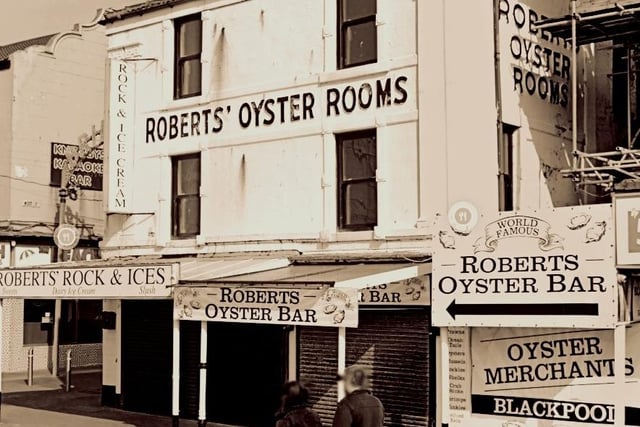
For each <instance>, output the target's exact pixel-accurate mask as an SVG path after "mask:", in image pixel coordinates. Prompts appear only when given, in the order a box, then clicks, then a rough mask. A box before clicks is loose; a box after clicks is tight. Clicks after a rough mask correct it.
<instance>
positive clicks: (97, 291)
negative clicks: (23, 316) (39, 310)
mask: <svg viewBox="0 0 640 427" xmlns="http://www.w3.org/2000/svg"><path fill="white" fill-rule="evenodd" d="M175 278H176V274H174V272H173V267H172V265H171V264H166V265H135V266H132V265H128V266H109V267H99V266H95V267H82V268H75V267H69V268H30V269H26V268H19V269H18V268H16V269H4V270H0V298H53V299H55V298H61V299H64V298H73V299H75V298H90V299H109V298H114V299H121V298H122V299H127V298H132V299H133V298H134V299H145V298H167V297H170V296H171V285H173V284H175V281H176V280H175Z"/></svg>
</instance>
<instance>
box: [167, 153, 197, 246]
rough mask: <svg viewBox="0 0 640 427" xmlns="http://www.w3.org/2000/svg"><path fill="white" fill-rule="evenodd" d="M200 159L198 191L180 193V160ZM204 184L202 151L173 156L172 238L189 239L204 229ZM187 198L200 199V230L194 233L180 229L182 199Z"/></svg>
mask: <svg viewBox="0 0 640 427" xmlns="http://www.w3.org/2000/svg"><path fill="white" fill-rule="evenodd" d="M196 158H197V159H198V190H197V193H185V194H178V179H179V176H178V162H180V161H182V160H189V159H196ZM201 186H202V156H201V153H200V152H198V153H191V154H184V155H179V156H171V238H172V239H189V238H193V237H196V236H198V235H199V234H200V232H201V230H202V213H201V210H202V205H201V195H200V187H201ZM187 198H197V199H198V230H197V231H196V232H193V233H180V232H179V231H180V230H179V229H178V228H179V223H180V216H179V207H180V203H179V201H180V200H183V199H187Z"/></svg>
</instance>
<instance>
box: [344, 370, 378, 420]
mask: <svg viewBox="0 0 640 427" xmlns="http://www.w3.org/2000/svg"><path fill="white" fill-rule="evenodd" d="M340 378H341V380H342V381H343V387H344V391H345V393H346V395H347V396H346V397H345V398H344V399H342V400H341V401H340V403H338V409H337V410H336V414H335V416H334V417H333V427H382V425H383V423H384V407H383V406H382V402H380V399H378V398H377V397H375V396H374V395H373V394H371V384H370V374H369V369H368V368H367V367H364V366H358V365H353V366H349V367H348V368H346V369H345V370H344V374H343V375H341V376H340Z"/></svg>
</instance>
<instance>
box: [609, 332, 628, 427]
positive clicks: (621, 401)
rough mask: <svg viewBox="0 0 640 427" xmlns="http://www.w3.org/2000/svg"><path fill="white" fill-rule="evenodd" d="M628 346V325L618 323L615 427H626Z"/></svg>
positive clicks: (615, 348) (616, 336) (615, 349)
mask: <svg viewBox="0 0 640 427" xmlns="http://www.w3.org/2000/svg"><path fill="white" fill-rule="evenodd" d="M626 344H627V334H626V323H622V322H620V323H618V324H616V329H615V332H614V336H613V345H614V356H613V357H614V362H613V363H614V364H613V366H614V371H613V372H614V377H613V378H614V383H615V389H616V391H617V396H615V402H616V403H615V422H614V425H615V426H616V427H624V425H625V422H624V418H625V414H624V412H625V403H626V399H628V397H626V394H625V392H624V388H625V357H626V356H625V354H626V352H627V349H626Z"/></svg>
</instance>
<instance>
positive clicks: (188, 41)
mask: <svg viewBox="0 0 640 427" xmlns="http://www.w3.org/2000/svg"><path fill="white" fill-rule="evenodd" d="M178 40H179V46H178V55H180V57H181V58H184V57H185V56H189V55H195V54H198V53H200V51H201V50H202V21H201V20H200V19H199V18H198V19H197V20H193V21H187V22H183V23H181V24H180V29H179V30H178Z"/></svg>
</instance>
